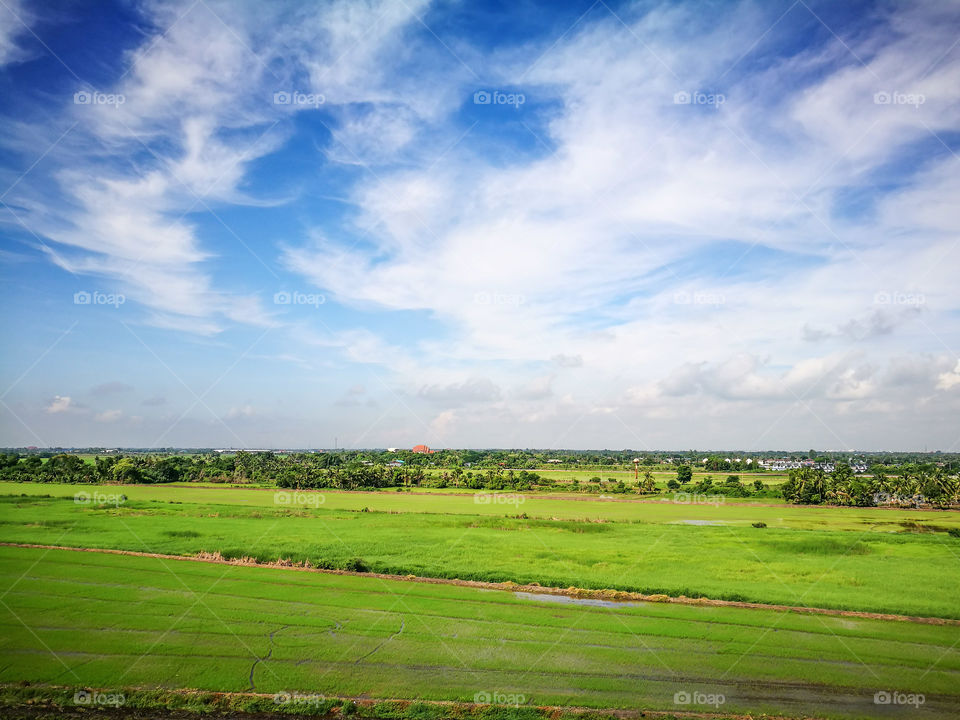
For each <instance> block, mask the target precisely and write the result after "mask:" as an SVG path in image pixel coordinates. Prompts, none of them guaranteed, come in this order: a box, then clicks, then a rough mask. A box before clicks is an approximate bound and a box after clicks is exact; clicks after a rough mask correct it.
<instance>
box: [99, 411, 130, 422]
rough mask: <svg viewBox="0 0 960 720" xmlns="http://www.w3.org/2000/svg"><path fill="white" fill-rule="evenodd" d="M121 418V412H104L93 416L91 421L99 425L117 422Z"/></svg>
mask: <svg viewBox="0 0 960 720" xmlns="http://www.w3.org/2000/svg"><path fill="white" fill-rule="evenodd" d="M122 417H123V410H104V411H103V412H102V413H97V414H96V415H94V417H93V419H94V420H96V421H97V422H101V423H113V422H117V421H118V420H120V419H121V418H122Z"/></svg>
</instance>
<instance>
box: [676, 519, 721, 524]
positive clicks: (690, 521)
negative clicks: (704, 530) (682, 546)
mask: <svg viewBox="0 0 960 720" xmlns="http://www.w3.org/2000/svg"><path fill="white" fill-rule="evenodd" d="M669 524H670V525H726V523H725V522H723V521H722V520H676V521H674V522H672V523H669Z"/></svg>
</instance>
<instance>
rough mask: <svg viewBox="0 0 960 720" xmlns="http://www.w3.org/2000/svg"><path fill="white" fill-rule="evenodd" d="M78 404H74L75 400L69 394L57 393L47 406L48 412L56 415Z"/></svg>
mask: <svg viewBox="0 0 960 720" xmlns="http://www.w3.org/2000/svg"><path fill="white" fill-rule="evenodd" d="M75 407H76V406H75V405H74V404H73V400H72V399H71V398H70V396H68V395H63V396H61V395H57V396H55V397H54V398H53V400H51V401H50V404H49V405H47V407H46V412H47V413H48V414H50V415H56V414H59V413H65V412H68V411H70V410H72V409H74V408H75Z"/></svg>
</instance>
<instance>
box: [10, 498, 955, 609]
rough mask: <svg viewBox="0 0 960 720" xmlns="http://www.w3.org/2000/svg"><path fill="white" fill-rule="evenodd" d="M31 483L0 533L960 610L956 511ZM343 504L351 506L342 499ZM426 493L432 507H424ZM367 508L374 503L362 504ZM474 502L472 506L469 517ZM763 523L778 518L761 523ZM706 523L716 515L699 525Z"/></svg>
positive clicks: (734, 596) (794, 601) (456, 573)
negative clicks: (612, 516)
mask: <svg viewBox="0 0 960 720" xmlns="http://www.w3.org/2000/svg"><path fill="white" fill-rule="evenodd" d="M23 487H27V486H23ZM30 489H31V490H37V491H44V490H49V491H50V492H51V493H53V492H56V493H58V494H60V495H61V497H59V498H44V497H36V496H27V497H21V496H7V497H5V498H4V499H3V502H2V504H0V541H5V542H17V543H39V544H55V545H65V546H78V547H99V548H119V549H126V550H134V551H146V552H158V553H169V554H185V555H189V554H196V553H198V552H201V551H206V552H220V553H222V554H223V555H224V556H227V557H242V556H248V555H249V556H253V557H255V558H257V559H259V560H261V561H272V560H276V559H277V558H280V557H282V558H285V559H289V560H292V561H303V560H306V561H309V562H311V563H313V564H323V565H326V566H332V567H349V566H351V565H352V566H356V562H357V561H359V562H360V563H361V565H360V566H363V567H366V568H369V569H370V570H373V571H378V572H386V573H394V574H402V575H403V574H415V575H420V576H425V577H446V578H461V579H477V580H492V581H506V580H511V581H514V582H518V583H528V582H538V583H540V584H541V585H549V586H559V587H568V586H578V587H588V588H615V589H620V590H631V591H638V592H645V593H665V594H668V595H673V596H678V595H688V596H693V597H698V596H705V597H710V598H715V599H727V600H747V601H753V602H762V603H771V604H786V605H807V606H811V607H826V608H838V609H853V610H862V611H871V612H888V613H899V614H908V615H923V616H937V617H951V618H957V617H960V606H958V604H957V602H956V581H955V578H956V570H957V562H958V557H960V539H958V538H955V537H952V536H950V535H948V534H947V533H945V532H942V530H943V529H946V528H947V527H948V526H951V523H952V526H955V525H956V522H957V513H955V512H951V513H930V512H918V511H913V512H903V513H901V512H900V511H891V510H881V509H864V510H843V509H838V508H820V509H807V508H790V509H791V510H793V511H794V512H796V513H798V514H799V516H798V518H797V519H794V520H781V522H779V523H777V522H774V518H776V517H777V515H778V514H779V513H782V512H783V511H784V508H779V507H772V508H771V507H767V508H764V507H757V506H718V507H712V506H697V505H689V506H685V505H673V504H662V503H657V504H650V503H636V502H633V503H630V502H616V501H610V502H603V501H594V502H592V503H591V502H586V501H580V500H547V499H543V502H544V503H549V508H550V509H551V511H554V510H553V508H554V505H564V506H565V507H564V509H562V510H556V512H559V513H560V514H559V515H558V516H557V517H561V518H562V517H578V514H579V513H585V514H586V515H590V514H591V513H594V512H610V513H612V512H614V511H616V512H617V513H622V515H619V516H618V517H620V518H622V519H618V520H616V521H608V522H591V521H586V520H567V519H553V517H551V515H550V513H549V512H548V513H547V514H545V515H539V514H535V508H536V507H537V505H536V501H535V500H534V499H531V500H530V501H529V502H528V503H527V504H525V505H524V506H522V509H524V511H527V505H529V506H530V510H532V511H534V514H531V517H528V518H522V517H516V516H515V513H516V510H517V508H511V511H510V514H511V515H513V516H512V517H505V516H504V514H503V509H504V508H503V507H499V508H498V507H497V506H494V505H488V504H481V505H476V504H474V503H473V500H472V498H464V497H459V496H448V495H439V496H419V495H408V494H406V493H372V494H367V493H326V494H324V499H325V502H324V503H323V504H321V505H317V506H315V507H309V506H283V505H281V506H277V505H274V504H273V500H274V495H273V493H267V492H263V491H258V490H250V489H246V490H236V489H226V488H223V489H215V490H207V489H199V488H167V487H156V486H145V487H123V488H118V487H112V488H107V487H105V488H100V489H94V488H82V489H79V490H80V491H81V492H99V493H103V494H108V493H118V492H123V493H124V494H126V495H127V496H128V500H127V501H126V502H125V503H122V504H119V505H117V506H114V505H110V504H100V505H98V504H94V503H90V504H77V503H75V502H74V501H73V499H72V495H73V493H74V492H77V491H78V488H76V487H68V486H58V485H50V486H30ZM145 497H167V498H174V497H176V498H178V499H177V500H173V499H167V500H160V499H155V500H147V499H141V498H145ZM227 500H232V501H234V502H233V503H227V502H225V501H227ZM338 502H343V503H349V504H351V507H350V509H336V507H337V505H338ZM420 503H434V504H433V505H430V507H431V508H432V509H431V511H430V512H417V511H415V507H416V504H420ZM365 506H369V507H370V508H371V510H374V511H371V512H358V509H362V507H365ZM585 507H586V508H587V509H586V510H584V509H583V508H585ZM441 508H455V510H448V511H447V512H440V509H441ZM471 509H472V510H473V511H474V513H476V514H467V513H468V512H469V511H470V510H471ZM491 509H496V510H498V511H499V514H493V512H492V511H491ZM807 512H809V513H810V516H809V517H800V516H802V515H803V514H804V513H807ZM631 514H632V515H633V516H634V517H632V518H631V517H630V515H631ZM657 514H659V515H660V517H657V518H656V519H653V518H652V516H653V515H657ZM913 516H921V517H922V519H923V520H924V521H925V522H926V524H927V525H928V526H930V527H931V528H939V529H940V530H941V531H937V532H923V533H920V532H902V531H904V530H906V529H907V528H905V527H904V526H903V525H902V524H901V523H903V522H910V520H907V519H904V518H909V517H913ZM757 518H765V519H767V520H770V521H771V522H769V523H768V527H767V528H762V529H760V528H755V527H752V525H751V522H753V521H756V519H757ZM815 518H819V519H816V520H814V519H815ZM830 520H832V521H833V522H834V523H835V525H833V526H831V525H830ZM702 522H711V523H717V524H716V525H703V524H696V523H702ZM689 523H695V524H689ZM791 523H794V524H791ZM807 528H813V529H807ZM824 528H829V529H824ZM911 529H915V528H911ZM917 588H922V589H923V591H922V592H917Z"/></svg>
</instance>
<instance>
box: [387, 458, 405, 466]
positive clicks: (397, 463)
mask: <svg viewBox="0 0 960 720" xmlns="http://www.w3.org/2000/svg"><path fill="white" fill-rule="evenodd" d="M387 467H403V460H391V461H390V462H388V463H387Z"/></svg>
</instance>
